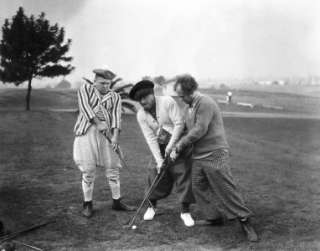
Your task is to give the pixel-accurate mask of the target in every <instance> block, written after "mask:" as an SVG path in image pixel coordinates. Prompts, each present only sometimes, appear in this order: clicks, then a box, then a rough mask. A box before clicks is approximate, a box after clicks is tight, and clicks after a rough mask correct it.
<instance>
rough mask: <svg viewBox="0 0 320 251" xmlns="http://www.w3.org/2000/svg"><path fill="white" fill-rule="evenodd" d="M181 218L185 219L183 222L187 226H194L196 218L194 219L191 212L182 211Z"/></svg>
mask: <svg viewBox="0 0 320 251" xmlns="http://www.w3.org/2000/svg"><path fill="white" fill-rule="evenodd" d="M180 218H181V219H182V220H183V223H184V225H185V226H186V227H193V226H194V220H193V219H192V216H191V214H190V213H181V214H180Z"/></svg>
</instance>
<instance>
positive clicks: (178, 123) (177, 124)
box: [167, 98, 184, 148]
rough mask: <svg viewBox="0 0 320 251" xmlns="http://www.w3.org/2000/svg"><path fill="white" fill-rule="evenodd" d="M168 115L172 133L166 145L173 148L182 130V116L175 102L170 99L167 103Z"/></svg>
mask: <svg viewBox="0 0 320 251" xmlns="http://www.w3.org/2000/svg"><path fill="white" fill-rule="evenodd" d="M168 103H169V105H168V114H169V118H170V119H171V121H172V123H173V131H172V135H171V139H170V141H169V143H168V146H167V147H170V148H171V147H173V146H174V145H175V144H176V143H177V141H178V140H179V139H180V136H181V134H182V132H183V129H184V121H183V116H182V114H181V111H180V108H179V106H178V104H177V103H176V101H175V100H174V99H172V98H171V99H170V102H168Z"/></svg>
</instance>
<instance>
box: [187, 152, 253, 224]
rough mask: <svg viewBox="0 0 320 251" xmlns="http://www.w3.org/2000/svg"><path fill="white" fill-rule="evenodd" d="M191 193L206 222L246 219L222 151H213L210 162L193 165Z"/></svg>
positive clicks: (245, 210)
mask: <svg viewBox="0 0 320 251" xmlns="http://www.w3.org/2000/svg"><path fill="white" fill-rule="evenodd" d="M192 189H193V193H194V196H195V198H196V201H197V204H198V205H199V206H200V208H201V211H202V212H203V213H204V215H205V216H206V218H207V219H216V218H218V217H221V216H224V217H225V218H227V219H235V218H246V217H249V216H250V215H251V212H250V210H249V209H248V208H247V207H246V206H245V204H244V201H243V199H242V196H241V194H240V193H239V190H238V188H237V186H236V185H235V182H234V179H233V177H232V174H231V171H230V157H229V152H228V150H226V149H219V150H215V151H214V152H213V154H212V156H211V157H210V158H206V159H201V160H194V161H193V167H192Z"/></svg>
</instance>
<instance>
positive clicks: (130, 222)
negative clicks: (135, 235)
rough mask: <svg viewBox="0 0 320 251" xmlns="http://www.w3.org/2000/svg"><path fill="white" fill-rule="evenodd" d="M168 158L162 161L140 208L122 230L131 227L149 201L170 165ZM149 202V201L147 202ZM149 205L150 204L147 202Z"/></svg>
mask: <svg viewBox="0 0 320 251" xmlns="http://www.w3.org/2000/svg"><path fill="white" fill-rule="evenodd" d="M169 161H170V157H166V158H165V160H164V164H163V165H162V168H161V171H160V172H159V173H158V174H157V176H156V177H155V178H154V180H153V181H152V183H151V185H150V187H149V189H148V191H147V192H146V194H145V196H144V198H143V200H142V202H141V203H140V206H139V207H138V209H137V211H136V213H135V214H134V215H133V217H132V218H131V220H130V221H129V223H128V224H126V225H124V226H123V227H124V228H131V226H132V225H133V223H134V222H135V220H136V218H137V216H138V215H139V213H140V211H141V209H142V207H143V205H144V204H145V202H146V201H147V200H149V197H150V195H151V194H152V192H153V191H154V189H155V188H156V186H157V185H158V184H159V182H160V180H161V179H162V177H163V176H164V174H165V172H166V169H167V168H168V166H169V164H170V162H169ZM149 201H150V200H149ZM149 203H150V204H151V202H149Z"/></svg>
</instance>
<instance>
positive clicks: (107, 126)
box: [73, 69, 135, 217]
mask: <svg viewBox="0 0 320 251" xmlns="http://www.w3.org/2000/svg"><path fill="white" fill-rule="evenodd" d="M93 72H94V73H95V79H94V83H93V85H91V84H89V83H84V84H83V85H82V86H81V87H80V89H79V91H78V103H79V116H78V119H77V122H76V124H75V127H74V132H75V135H76V136H75V140H74V145H73V157H74V161H75V163H76V164H77V166H78V167H79V169H80V171H81V172H82V191H83V196H84V202H83V210H82V214H83V215H84V216H86V217H90V216H92V213H93V206H92V194H93V187H94V181H95V177H96V168H97V167H99V166H101V167H104V168H105V170H106V177H107V181H108V183H109V186H110V190H111V194H112V198H113V205H112V209H114V210H127V211H131V210H134V209H135V208H133V207H130V206H127V205H126V204H124V203H123V202H121V201H120V198H121V194H120V178H119V176H120V173H119V169H120V168H121V164H120V160H119V158H118V157H117V156H116V154H115V152H114V151H113V150H114V149H116V148H117V147H118V137H119V132H120V128H121V98H120V95H119V94H117V93H116V92H113V91H112V90H110V84H111V83H112V81H113V80H114V79H115V78H116V75H115V74H114V73H113V72H111V71H110V70H107V69H96V70H94V71H93ZM102 133H105V134H108V135H109V136H110V140H111V142H108V140H107V139H106V137H105V136H104V135H103V134H102Z"/></svg>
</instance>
